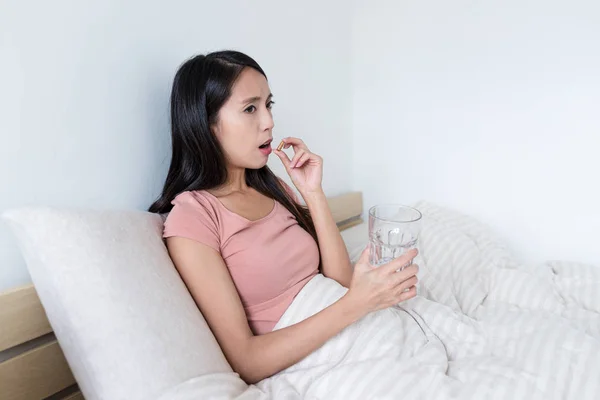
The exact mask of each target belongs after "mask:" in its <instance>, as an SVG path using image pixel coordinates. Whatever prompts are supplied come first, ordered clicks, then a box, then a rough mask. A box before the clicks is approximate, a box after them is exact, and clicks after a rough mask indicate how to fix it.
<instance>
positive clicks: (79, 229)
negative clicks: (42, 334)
mask: <svg viewBox="0 0 600 400" xmlns="http://www.w3.org/2000/svg"><path fill="white" fill-rule="evenodd" d="M4 218H5V219H6V220H7V221H8V223H9V225H10V226H11V227H12V229H13V231H14V233H15V234H16V236H17V239H18V243H19V246H20V248H21V250H22V252H23V255H24V257H25V260H26V263H27V267H28V269H29V272H30V274H31V278H32V280H33V283H34V285H35V287H36V289H37V292H38V294H39V297H40V300H41V302H42V304H43V306H44V308H45V310H46V313H47V315H48V319H49V320H50V323H51V325H52V328H53V329H54V332H55V334H56V337H57V339H58V341H59V343H60V345H61V347H62V349H63V351H64V353H65V356H66V358H67V361H68V362H69V365H70V366H71V369H72V371H73V374H74V376H75V378H76V380H77V382H78V384H79V386H80V388H81V390H82V392H83V394H84V396H85V398H86V399H87V400H94V399H110V400H118V399H127V400H134V399H140V400H148V399H156V398H158V397H161V396H164V397H163V398H165V399H166V398H182V399H183V398H187V397H186V396H187V395H186V393H187V394H190V393H192V392H193V393H194V396H195V397H196V398H198V399H200V398H209V397H210V398H223V399H231V398H235V397H236V396H240V397H241V398H244V399H250V398H252V399H255V398H258V397H261V398H264V394H262V393H261V392H260V391H259V390H258V389H257V388H256V387H255V386H252V387H248V386H247V385H246V384H245V383H244V381H243V380H241V379H240V378H239V376H238V375H237V374H236V373H234V372H233V371H232V369H231V367H230V366H229V364H228V363H227V361H226V359H225V357H224V355H223V353H222V352H221V349H220V348H219V346H218V343H217V341H216V340H215V338H214V336H213V335H212V332H211V331H210V329H209V327H208V325H207V323H206V322H205V320H204V318H203V316H202V314H201V313H200V311H199V310H198V308H197V307H196V304H195V303H194V301H193V299H192V297H191V296H190V294H189V292H188V291H187V288H186V287H185V285H184V283H183V281H182V280H181V279H180V277H179V275H178V273H177V270H176V269H175V268H174V266H173V264H172V262H171V259H170V258H169V255H168V253H167V250H166V247H165V245H164V242H163V240H162V236H161V234H162V219H161V217H160V216H158V215H156V214H150V213H144V212H137V211H92V210H73V209H71V210H66V209H62V210H61V209H52V208H23V209H17V210H11V211H9V212H6V213H5V214H4Z"/></svg>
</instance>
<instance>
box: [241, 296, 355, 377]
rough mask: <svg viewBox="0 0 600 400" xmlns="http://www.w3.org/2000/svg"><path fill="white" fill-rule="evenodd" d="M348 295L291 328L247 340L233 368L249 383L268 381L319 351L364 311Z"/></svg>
mask: <svg viewBox="0 0 600 400" xmlns="http://www.w3.org/2000/svg"><path fill="white" fill-rule="evenodd" d="M362 309H363V307H361V305H360V304H357V303H356V302H355V301H354V300H353V299H351V298H350V297H349V296H348V295H345V296H344V297H342V298H340V299H339V300H338V301H337V302H335V303H333V304H332V305H330V306H329V307H327V308H325V309H324V310H322V311H320V312H318V313H316V314H315V315H313V316H311V317H309V318H307V319H305V320H303V321H301V322H299V323H297V324H294V325H291V326H288V327H286V328H283V329H279V330H276V331H273V332H269V333H267V334H264V335H260V336H253V337H251V338H250V339H249V340H248V344H247V346H246V349H245V350H246V351H245V352H244V356H243V357H242V358H238V363H239V365H234V366H233V367H234V369H235V370H236V371H238V373H239V374H240V376H241V377H242V379H244V380H245V381H246V382H247V383H248V384H252V383H256V382H258V381H260V380H262V379H265V378H268V377H269V376H271V375H274V374H276V373H277V372H279V371H282V370H284V369H285V368H288V367H289V366H291V365H294V364H296V363H297V362H299V361H300V360H302V359H303V358H304V357H306V356H308V355H309V354H311V353H312V352H314V351H315V350H317V349H318V348H320V347H321V346H322V345H323V344H324V343H325V342H326V341H327V340H328V339H330V338H332V337H333V336H335V335H336V334H338V333H339V332H340V331H342V330H343V329H344V328H346V327H347V326H349V325H351V324H352V323H353V322H355V321H357V320H358V319H360V318H362V317H363V316H364V314H365V312H364V311H363V310H362Z"/></svg>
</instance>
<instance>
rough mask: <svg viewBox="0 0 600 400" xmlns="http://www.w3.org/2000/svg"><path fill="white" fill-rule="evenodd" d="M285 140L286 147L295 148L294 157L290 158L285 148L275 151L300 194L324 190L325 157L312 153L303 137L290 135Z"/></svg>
mask: <svg viewBox="0 0 600 400" xmlns="http://www.w3.org/2000/svg"><path fill="white" fill-rule="evenodd" d="M283 142H284V143H285V144H284V146H283V148H284V149H287V148H289V147H290V146H291V147H292V148H293V149H294V157H293V158H292V159H291V160H290V159H289V157H288V155H287V154H286V153H285V152H283V150H274V153H275V154H276V155H277V157H279V159H280V160H281V162H282V163H283V166H284V167H285V170H286V171H287V173H288V174H289V176H290V177H291V178H292V182H294V185H296V187H297V188H298V191H300V194H302V195H305V194H309V193H311V192H315V191H320V190H322V188H321V181H322V177H323V159H322V158H321V157H320V156H318V155H316V154H314V153H311V152H310V150H308V147H306V145H305V144H304V142H303V141H302V140H301V139H298V138H294V137H288V138H285V139H283Z"/></svg>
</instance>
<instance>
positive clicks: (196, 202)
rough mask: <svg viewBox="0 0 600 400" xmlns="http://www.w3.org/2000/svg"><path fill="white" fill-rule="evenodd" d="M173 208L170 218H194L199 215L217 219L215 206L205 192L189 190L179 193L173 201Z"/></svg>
mask: <svg viewBox="0 0 600 400" xmlns="http://www.w3.org/2000/svg"><path fill="white" fill-rule="evenodd" d="M171 205H172V206H173V207H172V209H171V211H170V212H169V213H168V214H167V217H166V219H167V221H168V220H169V218H171V219H173V218H175V217H182V216H183V217H186V216H187V217H193V216H197V215H205V216H208V217H211V219H213V218H214V217H216V210H215V205H214V204H213V201H212V199H211V197H210V196H209V195H208V194H207V193H206V192H205V191H204V190H188V191H185V192H181V193H179V194H178V195H177V196H175V198H174V199H173V200H172V201H171Z"/></svg>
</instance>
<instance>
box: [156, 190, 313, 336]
mask: <svg viewBox="0 0 600 400" xmlns="http://www.w3.org/2000/svg"><path fill="white" fill-rule="evenodd" d="M172 204H173V209H172V210H171V212H170V213H169V215H168V216H167V219H166V221H165V227H164V233H163V237H165V238H167V237H170V236H180V237H184V238H188V239H192V240H195V241H197V242H200V243H203V244H205V245H207V246H209V247H212V248H213V249H215V250H217V251H218V252H220V253H221V256H222V257H223V260H224V261H225V264H226V265H227V268H228V269H229V273H230V275H231V277H232V279H233V283H234V284H235V286H236V288H237V291H238V293H239V295H240V298H241V300H242V304H243V306H244V310H245V312H246V317H247V318H248V323H249V325H250V328H251V329H252V331H253V332H254V333H255V334H257V335H260V334H264V333H267V332H270V331H272V330H273V327H274V326H275V325H276V324H277V321H279V319H280V318H281V316H282V315H283V313H284V312H285V310H286V309H287V308H288V306H289V305H290V303H291V302H292V300H293V299H294V297H295V296H296V295H297V294H298V292H300V290H301V289H302V287H303V286H304V285H305V284H306V283H307V282H308V281H309V280H310V279H311V278H312V277H314V276H315V275H316V274H317V273H318V267H319V249H318V247H317V244H316V243H315V241H314V239H313V238H312V236H310V234H309V233H308V232H306V231H305V230H304V229H302V227H300V225H298V222H297V221H296V219H295V217H294V216H293V215H292V214H291V213H290V212H289V211H288V210H287V209H286V208H285V207H284V206H283V205H281V204H280V203H278V202H277V201H275V205H274V207H273V210H272V211H271V212H270V213H269V214H268V215H266V216H265V217H263V218H261V219H259V220H256V221H250V220H248V219H246V218H244V217H242V216H241V215H239V214H236V213H234V212H232V211H230V210H228V209H227V208H226V207H225V206H224V205H223V204H222V203H221V201H220V200H219V199H217V198H216V197H215V196H214V195H212V194H210V193H209V192H207V191H204V190H201V191H189V192H183V193H181V194H179V195H178V196H177V197H175V199H174V200H173V201H172Z"/></svg>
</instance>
